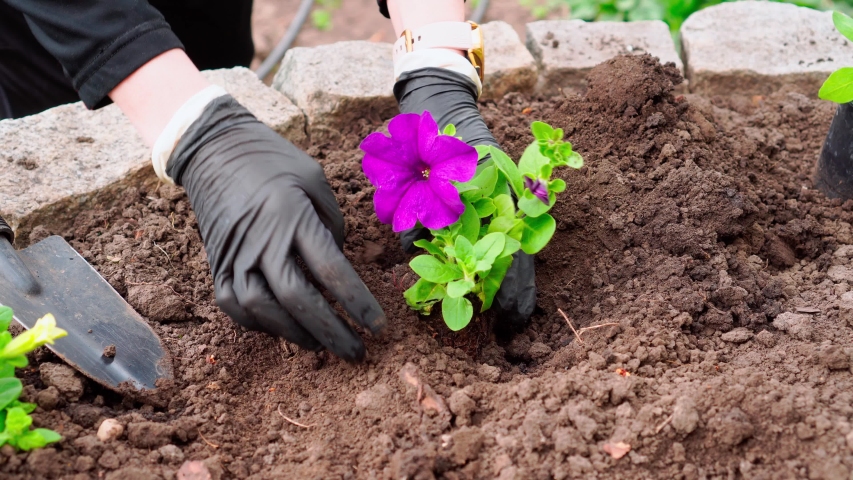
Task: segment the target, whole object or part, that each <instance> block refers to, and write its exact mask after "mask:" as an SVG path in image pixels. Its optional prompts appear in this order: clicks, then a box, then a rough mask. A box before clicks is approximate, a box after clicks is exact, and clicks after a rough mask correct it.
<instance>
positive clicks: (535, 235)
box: [521, 213, 557, 255]
mask: <svg viewBox="0 0 853 480" xmlns="http://www.w3.org/2000/svg"><path fill="white" fill-rule="evenodd" d="M522 224H523V227H522V231H521V249H522V250H524V253H527V254H528V255H533V254H535V253H538V252H539V251H540V250H542V249H543V248H545V245H547V244H548V242H549V241H551V237H553V236H554V232H555V231H556V230H557V222H556V220H554V217H552V216H551V215H548V214H547V213H546V214H545V215H542V216H539V217H525V218H524V220H523V221H522Z"/></svg>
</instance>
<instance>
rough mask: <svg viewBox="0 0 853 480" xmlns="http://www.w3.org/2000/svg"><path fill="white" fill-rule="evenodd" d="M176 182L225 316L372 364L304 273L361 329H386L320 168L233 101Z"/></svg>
mask: <svg viewBox="0 0 853 480" xmlns="http://www.w3.org/2000/svg"><path fill="white" fill-rule="evenodd" d="M166 173H168V175H169V177H171V178H172V179H174V180H175V182H176V183H178V184H180V185H183V186H184V187H185V188H186V190H187V194H188V195H189V198H190V203H191V204H192V207H193V210H194V211H195V214H196V217H197V218H198V224H199V228H200V230H201V235H202V238H203V239H204V245H205V249H206V251H207V254H208V257H209V260H210V266H211V270H212V271H213V278H214V283H215V292H216V300H217V304H218V305H219V306H220V307H221V308H222V310H223V311H225V313H227V314H228V315H229V316H230V317H231V318H232V319H233V320H234V321H236V322H237V323H239V324H240V325H243V326H245V327H247V328H250V329H253V330H261V331H265V332H268V333H271V334H273V335H278V336H280V337H284V338H285V339H286V340H288V341H290V342H292V343H295V344H297V345H299V346H301V347H303V348H306V349H310V350H319V349H321V348H322V347H325V348H327V349H329V350H330V351H332V352H333V353H335V354H336V355H338V356H340V357H341V358H344V359H346V360H351V361H352V360H361V359H363V358H364V355H365V349H364V344H363V343H362V341H361V339H360V338H359V336H358V334H357V333H356V332H355V330H353V328H352V327H351V326H350V325H349V324H348V323H347V322H346V321H344V320H342V319H341V318H340V317H338V316H337V315H336V314H335V312H334V311H333V310H332V308H331V307H330V306H329V304H328V303H326V301H325V300H324V298H323V296H322V295H321V294H320V292H319V291H317V290H316V289H315V288H314V287H313V286H312V285H311V283H309V281H308V280H307V279H306V277H305V275H304V274H303V271H302V270H301V268H300V266H299V264H298V263H297V255H298V256H299V258H301V259H302V260H303V261H304V263H305V265H306V266H307V267H308V270H310V272H311V274H312V275H313V276H314V278H316V279H317V280H318V281H319V282H320V283H321V284H322V285H323V286H324V287H325V288H326V289H328V290H329V291H330V292H331V293H332V294H333V295H334V296H335V298H336V299H337V300H338V302H340V304H341V305H342V306H343V308H344V309H345V310H346V311H347V313H348V314H349V315H350V317H352V319H353V320H354V321H355V322H357V323H358V324H359V325H361V326H363V327H366V328H367V329H368V330H370V331H371V332H372V333H378V332H379V331H380V330H382V329H383V328H384V327H385V324H386V319H385V314H384V312H383V311H382V308H381V307H380V306H379V303H378V302H377V301H376V299H374V298H373V296H372V295H371V294H370V292H369V291H368V290H367V287H366V286H365V285H364V283H363V282H362V281H361V279H359V277H358V275H357V274H356V273H355V270H353V268H352V266H351V265H350V264H349V262H348V261H347V259H346V257H344V254H343V253H342V251H341V248H342V247H343V240H344V220H343V217H342V216H341V212H340V209H339V208H338V204H337V201H336V200H335V196H334V195H333V194H332V191H331V189H330V187H329V184H328V182H327V181H326V177H325V175H324V174H323V168H322V167H321V166H320V165H319V164H318V163H317V162H316V161H315V160H314V159H312V158H311V157H309V156H308V155H307V154H305V153H304V152H302V151H301V150H299V149H298V148H297V147H296V146H294V145H293V144H292V143H290V142H288V141H287V140H285V139H283V138H281V137H280V136H279V135H278V134H276V133H275V132H273V131H272V130H271V129H270V128H268V127H267V126H266V125H264V124H263V123H261V122H260V121H258V120H257V119H256V118H255V117H254V116H253V115H252V114H251V113H249V111H248V110H246V109H245V108H243V107H242V106H241V105H240V104H239V103H237V102H236V101H235V100H234V99H233V98H232V97H231V96H228V95H226V96H223V97H219V98H217V99H215V100H213V101H212V102H211V103H210V104H209V105H208V106H207V107H206V108H205V109H204V112H203V113H202V115H201V117H200V118H198V120H196V121H195V122H194V123H193V124H192V125H191V126H190V128H189V130H187V132H186V133H185V134H184V135H183V136H182V137H181V140H180V141H179V142H178V144H177V146H176V148H175V150H174V152H173V153H172V156H171V157H170V158H169V162H168V164H167V167H166Z"/></svg>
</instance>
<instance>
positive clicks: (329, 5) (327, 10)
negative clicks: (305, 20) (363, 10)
mask: <svg viewBox="0 0 853 480" xmlns="http://www.w3.org/2000/svg"><path fill="white" fill-rule="evenodd" d="M315 3H316V5H317V6H316V8H314V11H312V12H311V22H312V23H313V24H314V28H316V29H317V30H323V31H326V30H331V29H332V12H333V11H334V10H337V9H338V8H341V0H317V1H316V2H315Z"/></svg>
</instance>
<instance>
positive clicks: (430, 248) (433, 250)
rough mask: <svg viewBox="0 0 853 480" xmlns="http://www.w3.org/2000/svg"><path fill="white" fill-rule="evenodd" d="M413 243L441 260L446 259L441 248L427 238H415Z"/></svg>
mask: <svg viewBox="0 0 853 480" xmlns="http://www.w3.org/2000/svg"><path fill="white" fill-rule="evenodd" d="M414 245H415V246H416V247H420V248H423V249H424V250H426V251H427V252H429V253H430V254H431V255H434V256H436V257H438V258H439V259H441V260H445V259H446V257H445V256H444V252H442V251H441V249H440V248H438V245H436V244H434V243H432V242H430V241H429V240H427V239H425V238H422V239H420V240H415V242H414Z"/></svg>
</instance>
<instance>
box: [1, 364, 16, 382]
mask: <svg viewBox="0 0 853 480" xmlns="http://www.w3.org/2000/svg"><path fill="white" fill-rule="evenodd" d="M14 376H15V367H14V366H13V365H10V364H9V363H8V362H7V361H5V360H0V378H6V377H14Z"/></svg>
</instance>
